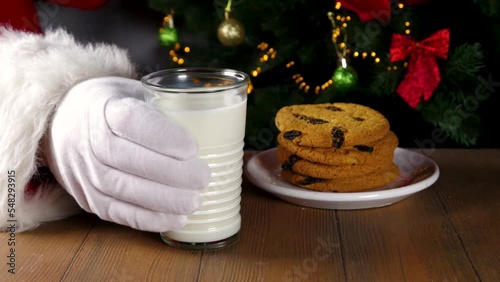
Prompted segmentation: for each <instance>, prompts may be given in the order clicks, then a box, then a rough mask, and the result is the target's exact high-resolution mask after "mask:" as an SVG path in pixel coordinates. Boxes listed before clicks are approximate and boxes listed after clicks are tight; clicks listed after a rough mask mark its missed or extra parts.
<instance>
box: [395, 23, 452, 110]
mask: <svg viewBox="0 0 500 282" xmlns="http://www.w3.org/2000/svg"><path fill="white" fill-rule="evenodd" d="M449 45H450V30H449V29H442V30H440V31H438V32H436V33H434V34H433V35H431V36H429V37H428V38H427V39H424V40H423V41H421V42H415V41H414V40H413V39H412V38H410V37H409V36H406V35H401V34H394V35H393V36H392V42H391V48H390V54H391V62H397V61H400V60H404V59H405V58H406V57H408V56H410V61H409V62H408V72H407V73H406V75H405V77H404V78H403V81H401V83H400V84H399V86H398V88H397V89H396V92H397V93H398V94H399V95H400V96H401V97H402V98H403V99H404V100H405V101H406V102H407V103H408V104H409V105H410V106H411V107H412V108H416V107H417V105H418V103H419V102H420V99H421V97H422V95H423V96H424V100H425V101H428V100H429V99H430V98H431V97H432V94H433V93H434V90H436V88H437V86H438V85H439V82H440V81H441V75H440V73H439V67H438V65H437V62H436V58H443V59H446V58H447V57H448V48H449Z"/></svg>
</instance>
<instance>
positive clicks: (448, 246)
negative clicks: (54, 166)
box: [0, 149, 500, 282]
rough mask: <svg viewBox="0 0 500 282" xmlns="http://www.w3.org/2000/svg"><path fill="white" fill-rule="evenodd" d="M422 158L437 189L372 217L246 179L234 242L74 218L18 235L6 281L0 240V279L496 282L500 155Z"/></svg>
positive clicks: (443, 153)
mask: <svg viewBox="0 0 500 282" xmlns="http://www.w3.org/2000/svg"><path fill="white" fill-rule="evenodd" d="M247 156H248V155H247ZM429 156H430V157H431V158H432V159H434V160H435V161H436V162H437V163H438V165H439V167H440V169H441V177H440V179H439V180H438V182H437V183H436V184H435V185H433V186H432V187H430V188H428V189H426V190H424V191H421V192H419V193H417V194H415V195H413V196H411V197H409V198H407V199H405V200H403V201H401V202H399V203H396V204H393V205H391V206H387V207H382V208H375V209H366V210H351V211H347V210H343V211H335V210H323V209H313V208H306V207H301V206H297V205H293V204H290V203H287V202H284V201H282V200H280V199H278V198H276V197H274V196H273V195H271V194H268V193H267V192H265V191H263V190H261V189H259V188H258V187H255V186H253V185H252V184H251V183H249V182H248V181H244V184H243V194H242V204H241V207H242V209H241V215H242V229H241V233H240V237H239V239H238V241H237V242H235V243H234V244H232V245H230V246H227V247H225V248H222V249H218V250H212V251H186V250H179V249H176V248H172V247H168V246H167V245H165V244H164V243H163V242H162V241H161V240H160V238H159V234H156V233H149V232H141V231H137V230H133V229H130V228H127V227H124V226H119V225H117V224H114V223H110V222H104V221H101V220H99V219H98V218H97V217H95V216H93V215H88V214H82V215H79V216H76V217H72V218H68V219H66V220H62V221H56V222H51V223H47V224H45V225H43V226H41V227H39V228H37V229H35V230H33V231H30V232H24V233H19V234H16V274H10V273H8V272H7V269H8V267H7V265H6V262H7V255H8V248H7V247H8V245H7V240H8V238H9V236H10V235H9V233H0V244H1V246H0V281H207V282H212V281H231V282H232V281H417V282H420V281H500V269H499V267H498V254H500V217H499V216H498V215H499V214H500V201H499V200H498V199H500V173H499V172H500V150H498V149H474V150H472V149H471V150H466V149H438V150H435V151H433V152H432V153H431V154H429ZM2 259H3V261H2Z"/></svg>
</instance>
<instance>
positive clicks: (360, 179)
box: [275, 103, 399, 192]
mask: <svg viewBox="0 0 500 282" xmlns="http://www.w3.org/2000/svg"><path fill="white" fill-rule="evenodd" d="M275 123H276V126H277V127H278V129H279V130H280V134H279V135H278V143H279V145H278V147H277V149H276V152H277V157H278V160H279V161H280V163H281V164H282V169H283V171H282V175H283V176H284V177H285V178H286V179H287V180H288V181H289V182H290V183H293V184H295V185H298V186H300V187H303V188H307V189H312V190H316V191H328V192H360V191H367V190H374V189H377V188H381V187H383V186H385V185H387V184H389V183H391V182H393V181H395V180H396V179H397V178H398V176H399V169H398V167H397V166H396V165H395V164H394V162H393V157H394V150H395V149H396V147H397V146H398V138H397V137H396V135H395V134H394V132H392V131H391V130H390V125H389V122H388V121H387V119H386V118H385V117H384V116H383V115H382V114H380V113H379V112H377V111H376V110H374V109H371V108H369V107H366V106H362V105H358V104H351V103H333V104H314V105H294V106H288V107H284V108H282V109H280V110H279V111H278V113H277V114H276V119H275Z"/></svg>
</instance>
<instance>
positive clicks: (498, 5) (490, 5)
mask: <svg viewBox="0 0 500 282" xmlns="http://www.w3.org/2000/svg"><path fill="white" fill-rule="evenodd" d="M473 2H474V3H475V4H477V5H478V6H479V7H480V8H481V10H482V11H483V13H484V14H485V15H486V16H488V17H493V18H498V17H500V2H498V1H497V0H473Z"/></svg>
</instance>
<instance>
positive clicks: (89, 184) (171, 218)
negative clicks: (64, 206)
mask: <svg viewBox="0 0 500 282" xmlns="http://www.w3.org/2000/svg"><path fill="white" fill-rule="evenodd" d="M143 91H145V90H144V88H143V87H142V85H141V83H140V82H139V81H137V80H131V79H125V78H98V79H93V80H88V81H86V82H83V83H80V84H78V85H76V86H75V87H73V88H72V89H71V90H70V91H69V92H68V93H67V95H66V96H65V97H64V98H63V100H62V101H61V102H60V105H59V107H58V108H57V110H56V112H55V115H54V117H53V121H52V123H51V125H50V128H49V130H48V134H47V138H46V139H45V144H44V152H45V155H46V158H47V161H48V163H49V166H50V168H51V170H52V172H53V173H54V175H55V176H56V178H57V180H58V181H59V182H60V184H61V185H62V186H63V187H64V188H65V189H66V190H67V191H68V192H69V194H71V195H72V196H73V197H74V198H75V199H76V201H77V202H78V204H79V205H80V206H81V207H82V208H83V209H84V210H86V211H87V212H91V213H95V214H96V215H98V216H99V217H100V218H102V219H104V220H108V221H113V222H116V223H119V224H122V225H127V226H130V227H132V228H135V229H139V230H144V231H154V232H163V231H168V230H175V229H180V228H182V227H183V226H184V225H185V224H186V217H187V215H189V214H192V213H193V212H194V211H196V210H197V209H198V207H199V205H200V199H199V190H201V189H203V188H205V187H207V186H208V182H209V178H210V172H209V168H208V166H207V165H206V164H205V163H203V161H201V160H200V159H199V158H198V157H197V149H198V147H197V146H198V145H197V143H196V141H195V139H194V137H193V136H192V135H191V134H190V133H189V132H188V131H187V130H185V129H184V128H182V127H180V126H178V125H176V124H174V123H173V122H171V121H169V120H167V119H166V118H165V117H164V116H163V115H161V114H159V113H158V112H156V111H154V110H153V109H152V108H151V107H149V106H148V105H146V104H145V103H144V101H143V99H144V98H143V93H144V92H143Z"/></svg>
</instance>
